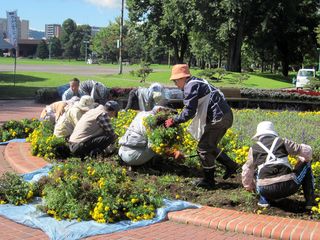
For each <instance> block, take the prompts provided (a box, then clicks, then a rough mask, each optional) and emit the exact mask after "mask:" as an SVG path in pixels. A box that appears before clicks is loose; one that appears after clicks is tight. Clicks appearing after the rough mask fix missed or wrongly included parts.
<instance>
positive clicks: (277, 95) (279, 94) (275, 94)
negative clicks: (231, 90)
mask: <svg viewBox="0 0 320 240" xmlns="http://www.w3.org/2000/svg"><path fill="white" fill-rule="evenodd" d="M240 92H241V97H246V98H253V99H282V100H298V101H310V102H311V101H312V102H319V101H320V96H316V95H311V94H310V95H306V94H299V93H294V92H287V91H281V90H270V89H254V88H252V89H250V88H242V89H241V90H240Z"/></svg>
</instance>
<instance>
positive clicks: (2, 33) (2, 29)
mask: <svg viewBox="0 0 320 240" xmlns="http://www.w3.org/2000/svg"><path fill="white" fill-rule="evenodd" d="M0 38H1V39H4V38H7V19H6V18H0Z"/></svg>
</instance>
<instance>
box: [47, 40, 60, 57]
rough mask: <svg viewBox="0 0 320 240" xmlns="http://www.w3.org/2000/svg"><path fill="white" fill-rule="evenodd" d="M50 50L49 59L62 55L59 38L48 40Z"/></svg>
mask: <svg viewBox="0 0 320 240" xmlns="http://www.w3.org/2000/svg"><path fill="white" fill-rule="evenodd" d="M49 44H50V46H49V47H50V48H51V50H50V51H51V57H60V56H61V55H62V47H61V42H60V39H59V38H56V37H53V38H51V39H50V40H49Z"/></svg>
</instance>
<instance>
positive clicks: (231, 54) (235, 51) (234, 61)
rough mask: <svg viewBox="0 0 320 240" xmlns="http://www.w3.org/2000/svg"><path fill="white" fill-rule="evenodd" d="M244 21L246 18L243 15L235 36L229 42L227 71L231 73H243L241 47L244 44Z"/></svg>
mask: <svg viewBox="0 0 320 240" xmlns="http://www.w3.org/2000/svg"><path fill="white" fill-rule="evenodd" d="M244 20H245V16H244V14H242V15H241V18H240V20H239V22H238V25H237V29H236V32H235V35H234V36H232V37H231V38H230V40H229V50H228V64H227V70H228V71H231V72H241V46H242V42H243V31H244V22H245V21H244Z"/></svg>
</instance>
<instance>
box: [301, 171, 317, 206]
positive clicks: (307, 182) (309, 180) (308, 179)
mask: <svg viewBox="0 0 320 240" xmlns="http://www.w3.org/2000/svg"><path fill="white" fill-rule="evenodd" d="M302 189H303V195H304V198H305V200H306V205H305V208H306V210H311V208H312V207H313V206H315V205H316V201H315V195H314V186H313V176H312V173H311V168H309V169H308V171H307V173H306V176H305V177H304V179H303V181H302Z"/></svg>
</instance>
